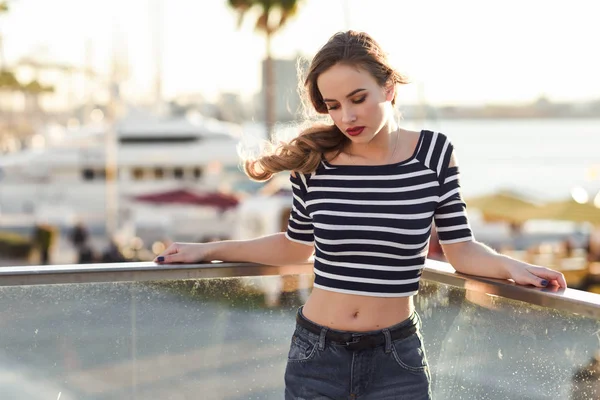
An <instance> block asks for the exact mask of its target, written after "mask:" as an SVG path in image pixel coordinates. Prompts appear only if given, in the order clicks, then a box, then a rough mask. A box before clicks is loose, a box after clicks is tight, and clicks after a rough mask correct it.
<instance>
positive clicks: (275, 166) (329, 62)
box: [243, 31, 408, 181]
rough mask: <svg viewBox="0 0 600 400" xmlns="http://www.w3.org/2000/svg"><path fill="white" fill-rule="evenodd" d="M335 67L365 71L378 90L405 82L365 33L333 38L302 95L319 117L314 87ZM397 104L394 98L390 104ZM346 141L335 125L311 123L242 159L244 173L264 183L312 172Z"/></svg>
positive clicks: (314, 63)
mask: <svg viewBox="0 0 600 400" xmlns="http://www.w3.org/2000/svg"><path fill="white" fill-rule="evenodd" d="M336 64H344V65H349V66H354V67H358V68H362V69H364V70H366V71H368V72H369V73H370V74H371V75H372V76H373V77H374V78H375V80H376V81H377V83H378V84H379V85H380V86H381V87H385V86H386V85H390V84H392V85H398V84H405V83H408V80H407V78H406V77H405V76H403V75H401V74H400V73H398V72H397V71H396V70H395V69H394V68H393V67H392V66H391V65H390V63H389V61H388V58H387V55H386V54H385V53H384V52H383V50H382V49H381V47H380V46H379V44H378V43H377V42H376V41H375V40H373V38H372V37H371V36H369V35H368V34H366V33H364V32H356V31H347V32H339V33H336V34H335V35H333V36H332V37H331V38H330V39H329V40H328V41H327V43H326V44H325V45H324V46H323V47H322V48H321V49H320V50H319V51H318V52H317V54H315V56H314V58H313V59H312V62H311V63H310V66H309V68H308V73H307V74H306V79H305V80H304V84H303V88H302V89H303V92H304V95H305V96H306V97H308V100H309V101H310V103H311V104H312V107H313V108H314V110H315V111H316V112H317V113H318V114H328V111H327V106H326V105H325V102H324V101H323V96H322V95H321V92H320V91H319V88H318V86H317V79H318V77H319V75H321V74H322V73H323V72H325V71H327V70H328V69H329V68H331V67H333V66H334V65H336ZM395 103H396V96H395V95H394V98H393V99H392V105H395ZM348 142H349V139H348V138H347V137H346V136H345V135H344V134H343V133H342V132H341V131H340V130H339V129H338V127H337V126H336V125H335V124H325V123H313V124H312V126H309V127H308V128H306V129H304V130H302V131H301V132H300V134H299V135H298V136H297V137H295V138H294V139H292V140H291V141H290V142H289V143H283V142H282V143H278V144H275V143H271V146H270V147H269V148H268V149H267V151H265V152H264V153H263V154H261V155H260V156H259V157H257V158H249V159H246V160H244V162H243V166H244V171H245V172H246V174H247V175H248V176H249V177H250V178H251V179H253V180H255V181H266V180H268V179H270V178H271V177H272V176H273V175H274V174H276V173H278V172H281V171H297V172H300V173H312V172H314V171H315V170H316V169H317V167H318V166H319V163H320V162H321V160H322V158H323V154H325V153H334V154H335V155H336V156H337V155H339V154H340V153H341V152H342V150H343V148H344V147H345V146H346V145H347V144H348Z"/></svg>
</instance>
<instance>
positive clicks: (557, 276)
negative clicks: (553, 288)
mask: <svg viewBox="0 0 600 400" xmlns="http://www.w3.org/2000/svg"><path fill="white" fill-rule="evenodd" d="M528 272H529V274H530V275H531V276H532V277H531V280H532V281H531V282H530V283H531V284H532V285H535V286H538V287H546V286H548V285H553V284H555V285H558V286H560V287H562V288H566V287H567V281H566V280H565V276H564V275H563V274H562V273H561V272H558V271H554V270H552V269H549V268H541V267H533V268H528Z"/></svg>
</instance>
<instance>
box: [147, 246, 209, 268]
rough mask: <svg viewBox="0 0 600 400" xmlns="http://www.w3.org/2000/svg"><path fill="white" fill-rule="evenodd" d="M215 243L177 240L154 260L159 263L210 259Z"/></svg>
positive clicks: (192, 261)
mask: <svg viewBox="0 0 600 400" xmlns="http://www.w3.org/2000/svg"><path fill="white" fill-rule="evenodd" d="M212 248H213V245H212V244H211V243H180V242H175V243H173V244H171V245H170V246H169V247H167V248H166V249H165V251H163V252H162V253H160V254H159V255H158V256H157V257H156V258H155V259H154V262H156V263H159V264H172V263H195V262H200V261H212V260H210V257H211V255H210V254H211V251H212Z"/></svg>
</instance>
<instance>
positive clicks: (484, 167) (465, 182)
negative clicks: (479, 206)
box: [245, 119, 600, 200]
mask: <svg viewBox="0 0 600 400" xmlns="http://www.w3.org/2000/svg"><path fill="white" fill-rule="evenodd" d="M401 126H402V127H404V128H407V129H415V130H419V129H429V130H435V131H439V132H443V133H445V134H446V135H448V136H449V137H450V139H451V140H452V142H453V143H454V147H455V155H456V156H457V159H458V162H459V165H460V168H461V174H462V188H463V195H464V196H465V197H467V198H468V197H470V196H477V195H480V194H485V193H490V192H494V191H497V190H501V189H509V190H515V191H518V192H522V193H523V194H525V195H529V196H532V197H536V198H539V199H542V200H557V199H562V198H568V197H569V196H570V192H571V189H572V188H573V187H576V186H581V187H583V188H585V189H586V190H587V191H588V193H589V194H590V196H591V197H592V198H593V196H595V195H596V193H598V191H599V190H600V152H599V150H598V149H600V119H514V120H512V119H479V120H435V121H426V122H425V123H423V122H421V121H418V122H417V121H409V120H407V121H403V122H402V123H401ZM245 128H246V129H245V130H246V132H249V133H258V132H261V129H262V128H261V127H260V126H259V125H256V124H254V125H246V126H245Z"/></svg>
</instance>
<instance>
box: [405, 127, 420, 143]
mask: <svg viewBox="0 0 600 400" xmlns="http://www.w3.org/2000/svg"><path fill="white" fill-rule="evenodd" d="M400 132H402V136H404V140H406V145H408V146H410V147H415V146H416V145H417V143H419V139H420V138H421V131H411V130H408V129H400Z"/></svg>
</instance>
